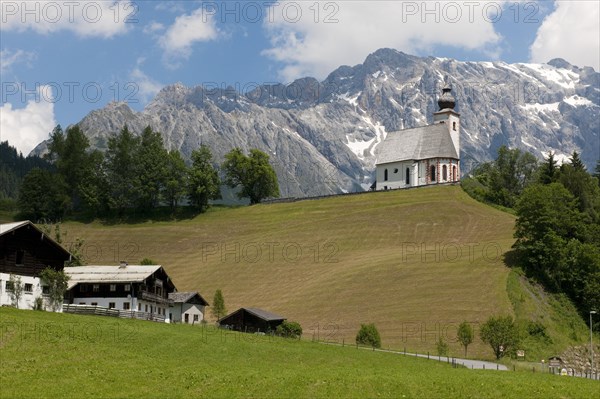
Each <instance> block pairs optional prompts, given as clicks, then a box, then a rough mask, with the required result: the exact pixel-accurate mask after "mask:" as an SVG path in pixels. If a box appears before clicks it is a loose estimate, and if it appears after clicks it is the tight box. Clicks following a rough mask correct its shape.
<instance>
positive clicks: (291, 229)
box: [62, 187, 586, 361]
mask: <svg viewBox="0 0 600 399" xmlns="http://www.w3.org/2000/svg"><path fill="white" fill-rule="evenodd" d="M514 220H515V219H514V216H512V215H510V214H507V213H505V212H501V211H499V210H496V209H494V208H491V207H489V206H487V205H484V204H481V203H479V202H477V201H475V200H473V199H471V198H470V197H469V196H468V195H467V194H465V192H464V191H463V190H462V189H461V188H460V187H432V188H423V189H419V190H403V191H393V192H377V193H370V194H364V195H357V196H344V197H333V198H326V199H320V200H310V201H301V202H296V203H286V204H271V205H257V206H252V207H240V208H222V207H214V208H211V209H210V210H209V212H208V213H206V214H203V215H199V216H197V217H194V218H191V219H184V220H179V221H164V222H152V221H147V222H143V221H142V222H136V223H127V224H111V223H105V222H104V223H103V222H93V223H76V222H68V223H65V224H64V225H63V227H62V231H63V233H64V232H67V233H68V234H67V236H66V238H65V240H66V241H67V242H68V241H72V240H74V239H75V238H83V239H84V240H85V246H84V253H85V255H86V261H87V263H88V264H109V265H114V264H118V262H119V261H121V260H126V261H128V262H129V263H130V264H135V263H138V262H139V261H140V260H141V259H143V258H150V259H152V260H154V261H156V262H157V263H159V264H162V265H163V266H164V267H165V269H166V270H167V272H168V273H169V274H170V275H171V277H172V278H173V280H174V282H175V285H176V286H177V288H178V290H179V291H188V290H189V291H199V292H200V293H201V294H202V295H203V296H204V297H205V298H206V299H207V300H208V301H209V302H211V301H212V296H213V294H214V292H215V290H216V289H221V290H222V291H223V294H224V296H225V303H226V305H227V308H228V309H229V310H231V311H233V310H235V309H237V308H238V307H241V306H246V307H259V308H263V309H266V310H269V311H272V312H274V313H278V314H281V315H284V316H286V317H287V318H288V319H290V320H295V321H298V322H300V323H301V325H302V326H303V328H304V338H306V339H312V338H313V337H314V338H316V339H319V340H328V341H336V342H346V343H347V342H353V341H354V337H355V335H356V332H357V330H358V328H359V326H360V324H361V323H369V322H374V323H375V324H376V326H377V327H378V329H379V331H380V333H381V337H382V343H383V346H384V347H385V348H395V349H401V350H403V349H404V348H406V349H407V350H409V351H419V352H422V353H426V352H428V351H430V352H431V353H435V351H436V346H435V343H436V341H437V339H438V338H439V337H440V336H441V337H442V338H443V339H444V340H445V341H446V342H448V343H449V344H450V353H451V354H453V355H463V354H464V352H463V350H462V348H461V347H460V346H459V344H458V343H457V342H456V328H457V326H458V324H459V323H461V322H462V321H468V322H471V323H473V325H474V326H475V329H476V330H477V327H478V326H479V325H480V324H481V323H483V322H484V321H485V320H486V319H487V318H488V317H489V316H490V315H493V314H514V304H515V301H514V300H513V301H512V302H511V299H510V298H509V294H508V292H509V290H507V283H508V282H509V279H508V276H509V273H510V269H509V268H507V267H506V265H505V262H504V254H505V253H506V252H507V251H509V250H510V248H511V245H512V244H513V242H514V239H513V226H514ZM515 289H517V291H519V292H517V293H516V294H515V295H519V298H521V297H523V298H525V299H526V298H529V297H532V295H534V294H533V293H531V292H530V291H528V290H523V289H522V287H521V288H519V287H518V286H514V287H513V289H512V291H515ZM521 291H522V292H521ZM538 302H540V301H535V303H538ZM542 305H543V304H542V303H540V306H542ZM521 308H522V309H525V308H523V307H522V306H521ZM540 309H542V307H540ZM544 309H545V308H544ZM537 313H540V314H541V315H542V316H543V315H544V314H546V315H548V316H552V315H551V314H548V313H547V312H546V310H544V311H540V312H533V313H531V314H532V315H533V316H532V317H536V318H537V317H538V316H536V314H537ZM527 314H528V311H527V312H526V311H525V310H523V312H521V314H520V316H521V317H522V318H527ZM543 322H544V323H547V324H556V323H561V322H562V319H561V318H560V317H559V318H555V317H547V318H546V319H545V320H543ZM572 328H573V329H575V330H577V334H570V335H572V336H573V337H579V338H580V339H583V337H585V331H586V327H585V324H584V323H583V322H582V321H581V320H578V321H576V322H575V324H574V325H573V327H572ZM555 331H557V333H560V334H562V335H561V337H559V339H555V342H560V345H561V346H562V345H568V344H570V343H575V342H577V340H575V338H574V339H569V338H564V337H563V335H565V334H567V335H568V333H563V332H562V330H559V329H553V330H552V331H551V332H552V333H553V332H555ZM558 349H560V348H558ZM540 353H542V354H544V355H553V354H556V353H544V352H543V349H542V350H541V351H538V350H536V357H538V355H539V354H540ZM469 355H470V356H473V357H479V358H484V359H491V358H492V352H491V350H490V349H489V348H488V347H487V346H486V345H484V344H483V343H482V342H481V341H480V340H479V339H476V341H475V342H474V343H473V344H472V345H471V346H470V347H469ZM537 361H539V359H538V360H537Z"/></svg>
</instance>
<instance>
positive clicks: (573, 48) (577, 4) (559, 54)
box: [530, 1, 600, 71]
mask: <svg viewBox="0 0 600 399" xmlns="http://www.w3.org/2000/svg"><path fill="white" fill-rule="evenodd" d="M555 6H556V9H555V10H554V12H553V13H552V14H550V15H548V16H547V17H546V18H545V19H544V21H543V22H542V25H541V26H540V28H539V29H538V32H537V36H536V38H535V42H534V43H533V44H532V45H531V47H530V52H531V61H532V62H548V61H550V60H551V59H553V58H564V59H565V60H567V61H568V62H570V63H572V64H574V65H578V66H580V67H583V66H591V67H593V68H594V69H595V70H596V71H598V70H600V24H599V23H598V21H600V3H599V2H597V1H557V2H556V3H555Z"/></svg>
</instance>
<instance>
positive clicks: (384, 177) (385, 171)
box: [383, 169, 388, 181]
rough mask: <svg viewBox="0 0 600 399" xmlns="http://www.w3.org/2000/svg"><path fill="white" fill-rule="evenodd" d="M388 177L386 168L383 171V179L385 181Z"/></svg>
mask: <svg viewBox="0 0 600 399" xmlns="http://www.w3.org/2000/svg"><path fill="white" fill-rule="evenodd" d="M387 179H388V171H387V169H386V170H384V171H383V181H387Z"/></svg>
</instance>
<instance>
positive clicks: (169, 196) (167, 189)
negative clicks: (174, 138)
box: [163, 150, 189, 211]
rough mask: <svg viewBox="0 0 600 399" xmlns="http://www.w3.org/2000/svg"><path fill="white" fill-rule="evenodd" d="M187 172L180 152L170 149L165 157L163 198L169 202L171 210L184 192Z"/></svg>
mask: <svg viewBox="0 0 600 399" xmlns="http://www.w3.org/2000/svg"><path fill="white" fill-rule="evenodd" d="M188 173H189V172H188V168H187V166H185V161H184V160H183V158H182V157H181V153H180V152H179V151H177V150H172V151H170V152H169V155H168V157H167V166H166V175H165V186H164V188H163V198H164V199H165V201H167V203H168V204H169V207H170V208H171V211H174V210H175V208H176V207H177V204H178V203H179V201H180V200H181V199H182V198H183V196H184V194H185V192H186V186H187V175H188Z"/></svg>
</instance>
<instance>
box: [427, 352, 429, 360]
mask: <svg viewBox="0 0 600 399" xmlns="http://www.w3.org/2000/svg"><path fill="white" fill-rule="evenodd" d="M427 359H429V351H427Z"/></svg>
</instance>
